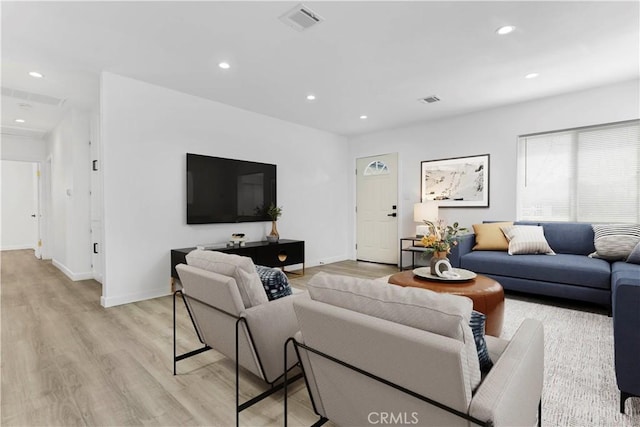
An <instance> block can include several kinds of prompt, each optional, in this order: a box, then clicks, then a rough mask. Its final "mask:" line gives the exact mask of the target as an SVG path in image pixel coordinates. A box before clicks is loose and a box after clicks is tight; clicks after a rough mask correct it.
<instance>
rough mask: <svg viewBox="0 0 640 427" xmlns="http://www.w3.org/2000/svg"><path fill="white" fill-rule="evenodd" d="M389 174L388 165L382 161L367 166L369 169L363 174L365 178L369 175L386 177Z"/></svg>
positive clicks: (375, 161)
mask: <svg viewBox="0 0 640 427" xmlns="http://www.w3.org/2000/svg"><path fill="white" fill-rule="evenodd" d="M388 173H389V168H388V167H387V165H386V164H384V162H382V161H380V160H374V161H373V162H371V163H369V164H368V165H367V167H366V168H365V169H364V172H363V173H362V174H363V175H364V176H369V175H386V174H388Z"/></svg>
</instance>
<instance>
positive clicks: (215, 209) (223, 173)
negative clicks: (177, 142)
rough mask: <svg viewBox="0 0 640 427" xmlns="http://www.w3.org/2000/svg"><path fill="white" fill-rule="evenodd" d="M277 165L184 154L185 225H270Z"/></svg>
mask: <svg viewBox="0 0 640 427" xmlns="http://www.w3.org/2000/svg"><path fill="white" fill-rule="evenodd" d="M276 188H277V183H276V165H271V164H267V163H257V162H248V161H244V160H234V159H225V158H221V157H211V156H203V155H200V154H192V153H187V224H212V223H236V222H259V221H270V220H271V218H269V216H268V215H267V209H268V208H269V206H270V205H271V204H272V203H273V204H274V205H276V206H277V200H276Z"/></svg>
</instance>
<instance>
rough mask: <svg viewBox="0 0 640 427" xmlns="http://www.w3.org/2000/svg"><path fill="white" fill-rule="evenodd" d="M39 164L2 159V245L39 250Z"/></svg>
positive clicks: (11, 248)
mask: <svg viewBox="0 0 640 427" xmlns="http://www.w3.org/2000/svg"><path fill="white" fill-rule="evenodd" d="M39 170H40V169H39V164H38V163H34V162H23V161H14V160H2V176H1V184H0V185H1V190H2V224H1V226H2V238H1V240H2V242H1V249H2V250H3V251H5V250H17V249H33V250H34V255H35V256H36V257H37V258H42V254H41V252H40V225H39V222H40V209H39V198H40V197H39V194H40V191H39V186H40V179H39V175H40V173H39Z"/></svg>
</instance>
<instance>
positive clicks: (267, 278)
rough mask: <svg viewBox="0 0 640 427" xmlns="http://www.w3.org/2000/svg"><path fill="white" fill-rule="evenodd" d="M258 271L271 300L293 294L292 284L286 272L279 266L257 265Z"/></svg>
mask: <svg viewBox="0 0 640 427" xmlns="http://www.w3.org/2000/svg"><path fill="white" fill-rule="evenodd" d="M256 271H257V272H258V276H260V280H261V281H262V286H263V287H264V291H265V292H266V294H267V298H269V301H273V300H274V299H278V298H282V297H286V296H287V295H291V293H292V292H291V285H289V279H287V275H286V274H284V272H283V271H282V270H280V269H277V268H271V267H264V266H262V265H256Z"/></svg>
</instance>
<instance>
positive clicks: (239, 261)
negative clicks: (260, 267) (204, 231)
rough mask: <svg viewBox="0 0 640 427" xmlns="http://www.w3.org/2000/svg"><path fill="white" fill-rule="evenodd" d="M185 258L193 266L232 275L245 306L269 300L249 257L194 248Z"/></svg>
mask: <svg viewBox="0 0 640 427" xmlns="http://www.w3.org/2000/svg"><path fill="white" fill-rule="evenodd" d="M186 259H187V264H189V265H191V266H193V267H198V268H202V269H203V270H208V271H213V272H215V273H218V274H222V275H223V276H229V277H233V279H234V280H235V281H236V283H237V284H238V291H239V292H240V297H242V302H243V303H244V307H245V308H250V307H254V306H256V305H260V304H263V303H265V302H268V301H269V299H268V298H267V293H266V292H265V290H264V287H263V286H262V282H261V281H260V276H258V273H257V271H256V267H255V265H254V264H253V261H252V260H251V258H247V257H243V256H239V255H232V254H225V253H223V252H218V251H203V250H200V249H196V250H193V251H191V252H189V253H188V254H187V256H186Z"/></svg>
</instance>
